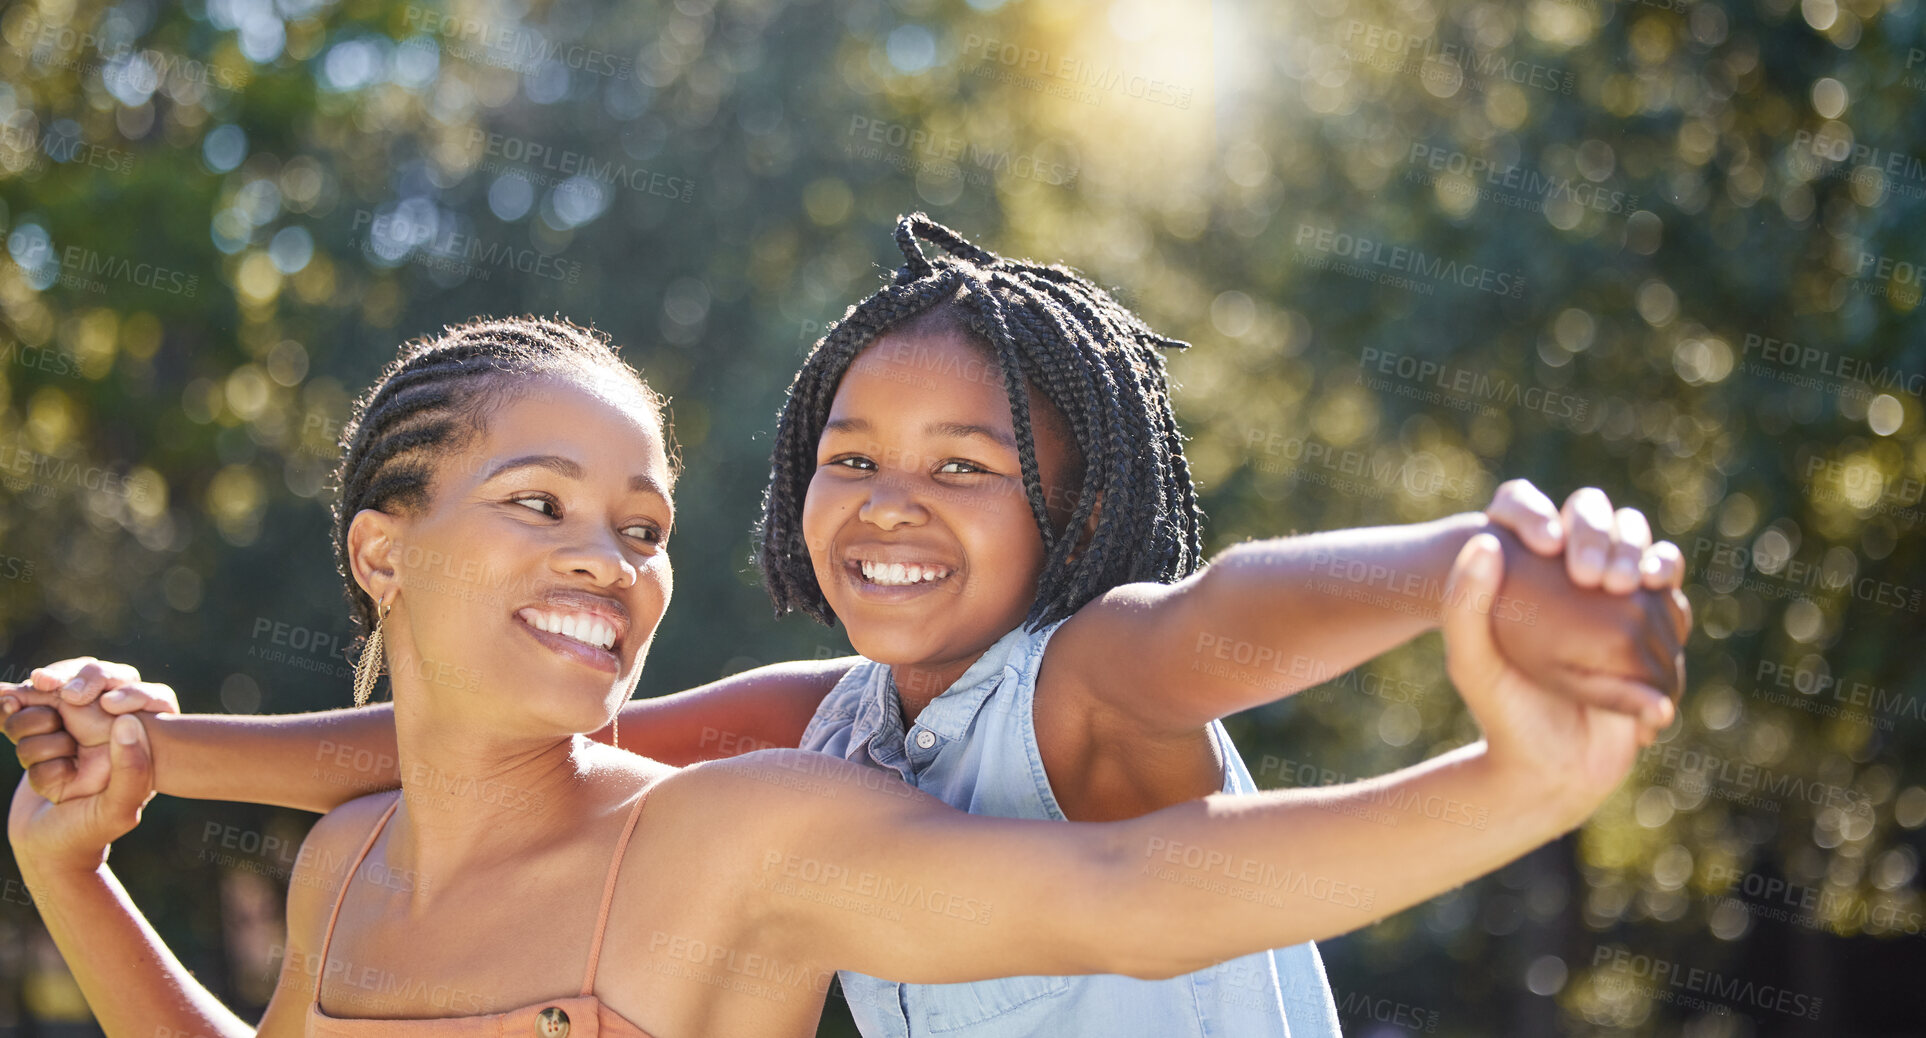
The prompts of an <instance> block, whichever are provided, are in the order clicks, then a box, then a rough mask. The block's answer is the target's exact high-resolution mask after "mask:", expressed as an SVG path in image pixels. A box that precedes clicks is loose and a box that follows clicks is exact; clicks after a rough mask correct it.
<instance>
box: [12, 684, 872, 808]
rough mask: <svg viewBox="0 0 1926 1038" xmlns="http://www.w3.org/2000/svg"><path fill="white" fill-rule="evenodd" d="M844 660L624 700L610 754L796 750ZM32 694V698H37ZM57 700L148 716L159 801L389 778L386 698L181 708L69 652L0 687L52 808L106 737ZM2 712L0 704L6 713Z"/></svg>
mask: <svg viewBox="0 0 1926 1038" xmlns="http://www.w3.org/2000/svg"><path fill="white" fill-rule="evenodd" d="M854 662H855V658H854V657H844V658H841V659H833V660H797V661H794V662H789V663H777V664H771V665H769V666H766V667H758V668H756V669H754V670H750V671H744V672H743V673H741V674H734V675H731V676H729V677H727V678H724V679H722V680H720V681H715V682H711V683H710V684H707V685H703V686H702V687H700V688H695V689H690V690H688V691H686V692H678V693H676V694H674V695H669V696H661V697H657V698H654V699H642V700H636V701H633V702H631V703H629V704H628V705H627V706H625V707H623V709H622V714H621V718H622V724H621V725H620V726H619V730H620V735H621V744H622V748H623V749H626V750H629V751H630V752H632V753H639V754H642V755H643V756H645V757H653V758H655V759H657V760H660V761H663V762H665V763H669V764H677V765H681V764H693V763H695V762H696V761H701V760H713V759H716V758H719V757H728V756H733V755H735V754H738V753H747V752H750V751H751V750H759V749H770V748H773V747H779V746H795V745H797V744H798V743H799V742H800V741H801V739H802V732H803V729H804V728H805V727H807V726H808V724H809V719H810V717H811V716H812V715H813V714H814V713H815V712H816V707H817V706H818V705H819V704H820V703H821V702H822V700H823V697H824V696H827V695H828V694H829V691H830V689H832V688H834V687H835V685H836V682H837V680H839V679H840V678H841V677H842V676H843V675H844V674H845V673H847V672H848V671H849V668H850V666H851V664H852V663H854ZM36 693H37V694H36ZM55 694H58V695H59V696H61V697H62V698H64V699H65V700H66V701H67V702H69V703H72V704H75V705H86V704H88V703H91V702H94V701H95V699H96V698H98V699H99V702H100V705H101V706H102V707H103V708H105V710H106V711H107V712H108V713H110V714H125V713H136V712H143V713H151V714H154V715H155V716H154V717H152V718H150V723H149V725H148V728H147V730H148V732H149V734H150V736H151V738H152V739H153V743H154V767H155V781H156V788H157V789H159V791H160V792H162V793H166V794H168V795H170V796H178V797H187V798H190V799H197V800H234V801H241V802H244V803H257V804H272V805H275V806H278V807H293V808H298V809H300V810H304V811H314V812H317V813H325V812H327V811H329V810H331V809H333V808H335V807H337V806H339V805H341V804H343V803H346V802H347V801H349V800H353V799H354V798H356V797H359V796H364V795H366V794H368V793H372V792H376V791H378V790H383V789H394V788H396V787H398V786H399V785H400V784H401V775H400V772H399V769H398V765H397V763H396V750H395V726H394V711H393V708H392V707H390V706H388V705H386V704H378V705H375V706H369V707H362V708H360V709H355V710H328V711H321V712H317V713H307V714H280V715H268V716H248V717H242V716H225V715H218V714H181V713H179V712H178V709H179V708H178V706H177V705H176V703H177V700H176V699H175V696H174V692H173V690H172V689H171V688H168V687H167V686H165V685H159V684H153V683H146V682H142V681H141V680H140V674H139V672H138V671H136V670H135V669H134V668H132V667H129V666H127V665H126V664H121V663H110V662H106V661H102V660H95V659H92V658H91V657H81V658H78V659H72V660H62V661H61V662H59V663H56V664H53V665H51V666H48V667H42V668H40V669H38V670H36V671H34V673H33V675H32V681H31V682H30V684H28V685H5V684H0V700H11V701H12V702H13V703H14V704H15V707H16V708H15V709H14V710H10V711H7V713H8V716H7V718H6V723H5V731H6V734H7V736H8V738H10V739H12V740H13V741H14V743H16V744H17V746H18V751H17V754H18V756H19V758H20V763H21V764H22V765H23V766H25V767H26V768H27V769H28V772H27V773H28V776H29V777H30V779H31V780H32V782H33V786H34V788H35V789H36V790H37V791H39V792H40V794H41V795H42V796H45V797H47V798H49V799H52V800H56V801H58V800H62V799H64V798H66V797H68V796H81V795H86V794H88V793H93V792H97V791H98V790H99V789H100V788H102V785H103V784H104V782H105V778H106V776H105V773H104V771H102V772H99V773H89V774H87V775H80V774H78V773H77V772H76V770H75V765H74V758H75V751H76V749H77V748H78V747H79V746H80V745H83V744H84V745H98V744H100V743H102V742H103V741H104V740H105V739H106V734H105V730H104V729H96V730H93V731H91V732H73V731H66V730H65V729H64V728H63V726H62V724H61V721H60V718H59V717H58V716H57V715H56V713H55V712H54V711H53V710H51V709H48V708H46V706H45V704H46V703H48V702H50V701H51V697H52V696H54V695H55ZM4 709H5V707H4V705H0V710H4Z"/></svg>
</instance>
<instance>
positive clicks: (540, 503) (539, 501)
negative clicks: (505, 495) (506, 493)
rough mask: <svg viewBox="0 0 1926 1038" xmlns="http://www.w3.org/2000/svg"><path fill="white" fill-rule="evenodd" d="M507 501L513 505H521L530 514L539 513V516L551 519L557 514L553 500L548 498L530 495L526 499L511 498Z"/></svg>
mask: <svg viewBox="0 0 1926 1038" xmlns="http://www.w3.org/2000/svg"><path fill="white" fill-rule="evenodd" d="M509 501H510V502H511V503H513V504H518V505H521V506H522V507H523V508H526V509H528V510H529V511H531V512H540V513H541V514H543V515H546V516H551V517H552V516H554V515H555V513H556V512H557V508H556V507H555V502H554V500H552V499H550V498H546V497H542V496H540V495H530V496H528V497H513V498H509Z"/></svg>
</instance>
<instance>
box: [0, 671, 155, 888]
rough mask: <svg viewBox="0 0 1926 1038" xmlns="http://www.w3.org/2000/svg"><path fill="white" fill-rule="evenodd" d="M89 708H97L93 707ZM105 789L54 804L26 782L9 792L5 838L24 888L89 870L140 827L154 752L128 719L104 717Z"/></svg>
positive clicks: (151, 792)
mask: <svg viewBox="0 0 1926 1038" xmlns="http://www.w3.org/2000/svg"><path fill="white" fill-rule="evenodd" d="M89 709H95V710H98V707H92V708H89ZM107 728H108V730H109V733H110V736H111V737H110V738H109V740H108V744H107V747H106V755H107V763H108V765H109V767H108V775H107V781H106V784H105V788H103V789H102V790H100V791H99V792H97V793H93V794H91V795H87V796H69V797H68V798H67V799H66V800H64V801H62V802H60V803H58V804H56V803H54V802H52V801H50V800H48V799H47V798H45V797H43V796H41V795H40V794H39V793H38V792H36V791H35V790H34V788H33V785H32V782H31V780H30V779H29V778H26V777H23V778H22V779H21V780H20V786H19V788H18V789H16V790H14V794H13V809H12V811H11V812H10V813H9V814H8V816H7V839H8V841H9V842H11V843H12V844H13V853H14V857H15V858H16V859H17V860H18V861H19V863H20V871H21V875H22V876H23V877H25V878H27V880H28V882H29V884H31V883H33V882H34V881H35V879H36V877H44V876H47V875H49V874H51V873H56V872H92V871H94V870H95V869H98V868H100V866H101V864H102V863H103V862H105V861H106V860H107V847H108V845H109V844H111V843H113V841H115V840H116V839H119V838H120V837H121V836H123V835H125V834H126V833H127V832H128V831H130V830H132V829H133V828H134V826H136V825H138V824H139V823H140V812H141V808H143V807H145V806H146V804H147V801H149V800H151V799H153V796H154V784H153V775H154V771H153V754H152V750H151V748H150V747H149V745H148V742H147V732H146V729H145V728H143V727H142V726H141V722H140V721H139V720H137V719H135V718H133V717H111V716H110V717H108V721H107Z"/></svg>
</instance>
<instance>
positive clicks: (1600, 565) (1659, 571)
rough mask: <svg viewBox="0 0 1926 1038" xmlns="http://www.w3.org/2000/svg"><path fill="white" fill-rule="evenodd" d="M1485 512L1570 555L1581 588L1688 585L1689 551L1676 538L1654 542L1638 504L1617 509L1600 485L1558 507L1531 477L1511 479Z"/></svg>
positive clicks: (1568, 563) (1540, 548)
mask: <svg viewBox="0 0 1926 1038" xmlns="http://www.w3.org/2000/svg"><path fill="white" fill-rule="evenodd" d="M1485 515H1486V517H1487V518H1489V519H1490V520H1491V521H1492V522H1494V523H1497V524H1498V525H1500V526H1503V527H1504V528H1505V529H1507V530H1510V531H1511V532H1512V533H1514V534H1517V535H1518V539H1519V540H1521V541H1523V542H1524V543H1525V546H1526V547H1528V548H1530V549H1531V550H1532V551H1534V552H1537V553H1538V554H1540V555H1543V556H1546V557H1547V558H1551V557H1555V556H1557V555H1559V554H1560V553H1563V554H1564V556H1565V572H1566V573H1567V574H1569V575H1570V576H1571V579H1572V583H1574V584H1576V585H1578V586H1579V587H1581V588H1597V587H1602V588H1604V589H1605V590H1606V591H1609V592H1611V593H1612V594H1615V595H1624V594H1630V593H1631V592H1633V591H1637V590H1638V589H1639V588H1641V587H1643V588H1645V589H1646V590H1648V591H1666V590H1670V589H1675V588H1678V587H1680V586H1682V585H1683V583H1684V581H1685V556H1684V554H1683V553H1681V552H1680V551H1679V546H1678V545H1676V544H1673V543H1672V542H1671V541H1660V542H1658V543H1657V544H1654V543H1652V524H1651V523H1649V522H1647V521H1646V519H1645V513H1643V512H1641V511H1639V510H1638V509H1636V508H1620V509H1618V510H1617V511H1613V510H1612V500H1611V498H1609V497H1607V496H1605V492H1604V491H1603V490H1600V489H1598V488H1597V487H1582V488H1580V489H1578V490H1574V491H1572V495H1571V496H1570V497H1568V498H1566V499H1565V507H1564V508H1562V509H1558V508H1553V507H1552V503H1551V498H1549V497H1546V496H1545V493H1544V491H1542V490H1539V489H1538V488H1537V487H1535V486H1533V485H1532V484H1531V481H1530V480H1528V479H1512V480H1506V481H1505V482H1504V483H1501V484H1499V486H1498V492H1497V493H1495V494H1493V495H1492V498H1491V504H1490V505H1488V506H1487V507H1486V508H1485Z"/></svg>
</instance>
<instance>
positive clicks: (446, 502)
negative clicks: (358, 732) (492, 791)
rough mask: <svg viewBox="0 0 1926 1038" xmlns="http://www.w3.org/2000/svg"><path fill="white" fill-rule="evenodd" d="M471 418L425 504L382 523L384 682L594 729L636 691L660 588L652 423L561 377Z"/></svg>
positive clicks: (626, 402)
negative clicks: (392, 600) (478, 430)
mask: <svg viewBox="0 0 1926 1038" xmlns="http://www.w3.org/2000/svg"><path fill="white" fill-rule="evenodd" d="M484 413H485V414H486V430H485V432H484V433H482V434H481V435H479V436H476V437H475V438H474V439H473V440H472V441H471V442H470V443H469V444H467V445H466V446H465V448H464V449H462V450H460V451H458V452H456V453H453V454H450V455H447V456H444V457H443V458H441V459H439V460H438V461H437V462H436V466H435V475H434V479H433V484H432V486H431V488H430V499H429V504H428V506H427V508H426V510H425V511H424V512H422V513H420V514H418V515H415V516H412V517H409V518H407V519H404V520H401V521H399V522H396V523H394V524H393V527H392V528H393V529H394V530H395V531H396V532H395V535H394V537H393V543H392V544H391V545H390V548H389V551H388V552H387V558H388V560H389V564H390V565H391V566H392V572H393V574H394V577H393V580H394V586H395V587H396V588H397V589H398V590H399V592H400V595H399V598H398V600H397V602H396V610H397V615H395V616H391V617H390V619H389V623H390V624H391V625H393V626H391V627H390V628H389V630H390V631H391V632H393V633H391V634H390V635H389V637H390V639H391V641H390V645H389V649H388V658H389V662H390V666H391V667H393V668H394V670H395V680H396V683H397V688H400V687H401V686H402V685H403V684H404V683H407V682H410V681H412V682H413V683H414V684H415V686H416V688H418V689H420V690H422V691H425V692H427V693H428V695H429V699H430V700H431V701H433V702H448V701H454V702H460V703H461V704H462V708H463V709H484V710H486V709H502V710H504V711H513V712H515V713H516V714H517V715H518V716H520V717H523V718H525V719H526V720H527V721H528V722H530V723H531V725H535V726H540V727H550V726H552V727H553V728H555V729H557V730H559V731H563V732H589V731H595V730H597V729H599V728H601V727H603V726H604V725H606V724H607V723H608V721H609V718H610V717H611V716H612V715H613V712H614V711H615V709H616V708H617V707H618V706H619V705H620V703H621V701H622V700H624V699H626V698H627V697H628V695H629V694H630V691H631V690H632V689H633V688H634V687H635V682H636V678H637V677H638V676H639V675H640V673H641V669H642V662H643V660H644V658H645V657H646V656H647V655H648V648H649V642H650V640H651V639H652V638H653V637H654V635H655V628H656V624H657V623H658V622H659V621H660V620H661V619H662V613H663V610H664V609H665V608H667V606H668V604H669V595H670V592H671V589H672V586H673V578H672V575H671V572H670V568H669V555H668V551H667V541H668V536H669V531H670V529H671V526H672V525H673V522H674V517H675V513H674V507H673V505H672V503H671V500H670V479H671V477H670V470H669V463H668V457H667V454H666V452H665V450H664V446H663V434H662V429H661V427H660V423H659V421H658V419H657V418H656V416H655V415H654V414H652V413H651V412H650V411H649V410H648V409H647V408H646V407H645V406H644V405H642V404H640V403H636V402H632V401H631V400H630V399H629V398H628V397H620V398H615V399H610V398H609V397H606V396H603V395H600V394H597V393H595V392H593V391H591V390H589V389H587V388H584V387H582V386H580V385H577V384H575V383H573V382H571V381H568V380H565V379H560V378H541V379H537V380H534V381H531V382H529V383H528V384H526V385H524V386H518V387H516V388H515V389H514V390H513V391H511V392H509V393H507V394H505V395H503V396H502V397H500V398H499V399H498V400H497V401H496V402H494V403H493V404H491V405H490V406H488V407H486V408H485V409H484ZM397 621H399V623H397ZM451 693H453V694H454V695H452V696H451ZM397 698H399V697H397ZM540 722H547V725H541V724H540Z"/></svg>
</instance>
